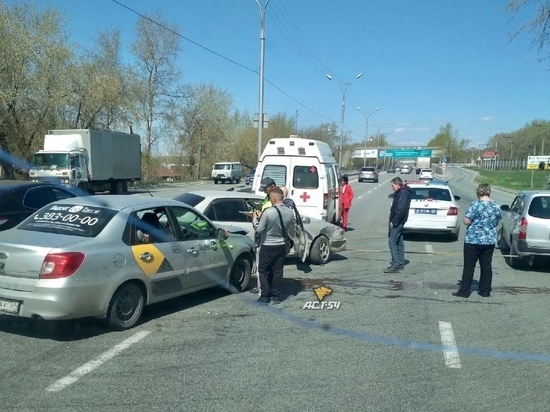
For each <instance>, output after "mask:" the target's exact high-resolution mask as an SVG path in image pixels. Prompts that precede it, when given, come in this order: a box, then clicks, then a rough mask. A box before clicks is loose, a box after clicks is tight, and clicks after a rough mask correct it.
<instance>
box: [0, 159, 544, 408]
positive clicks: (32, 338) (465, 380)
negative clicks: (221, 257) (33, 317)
mask: <svg viewBox="0 0 550 412" xmlns="http://www.w3.org/2000/svg"><path fill="white" fill-rule="evenodd" d="M471 173H472V172H470V171H467V170H463V169H458V168H453V167H450V168H449V169H448V170H447V176H446V178H448V179H449V181H450V185H451V188H452V190H453V192H454V194H456V195H460V196H461V197H462V199H461V200H460V202H459V204H460V214H461V216H463V214H464V210H465V209H466V207H467V206H468V204H469V203H470V202H471V201H472V200H473V199H474V198H475V185H474V184H473V183H472V174H471ZM392 177H393V175H392V174H385V173H384V174H381V175H380V181H379V183H377V184H375V183H357V182H356V181H352V183H351V184H352V186H353V188H354V191H355V200H354V202H353V206H352V209H351V212H350V227H351V229H352V230H350V231H348V233H347V238H348V247H347V250H346V251H345V252H343V253H341V254H339V255H336V256H334V257H333V260H332V261H331V262H330V263H329V264H327V265H325V266H309V265H305V264H302V263H299V262H297V261H293V260H289V261H288V262H287V264H286V266H285V284H284V300H283V302H282V303H281V305H279V306H271V305H270V306H267V307H259V306H257V305H255V303H254V301H255V296H254V295H252V294H250V293H248V292H245V293H243V294H239V295H231V294H228V293H227V292H225V291H223V290H213V291H207V292H201V293H197V294H194V295H192V296H189V297H183V298H180V299H176V300H173V301H170V302H165V303H162V304H159V305H155V306H153V307H149V308H147V309H146V312H145V316H144V319H143V321H142V322H141V323H140V324H139V325H138V326H137V327H135V328H134V329H132V330H129V331H125V332H111V331H109V330H107V329H104V328H103V327H102V325H101V323H100V322H99V321H96V320H83V321H75V322H63V323H48V322H31V321H26V320H23V319H14V318H10V317H7V316H0V342H1V343H2V346H1V347H2V350H1V351H0V405H2V406H1V408H2V411H183V410H189V411H255V410H261V411H319V410H339V411H518V410H522V411H548V410H550V401H549V396H548V393H549V389H550V384H549V381H548V376H549V374H550V349H549V344H548V341H549V339H548V337H549V328H550V326H549V324H548V321H547V313H548V309H549V307H550V274H549V269H548V268H547V267H538V268H526V269H523V270H514V269H512V268H510V267H509V266H508V264H507V263H506V261H505V259H504V257H503V256H502V255H501V253H500V251H498V250H497V251H495V257H494V259H493V266H494V272H495V274H494V281H493V293H492V295H491V297H490V298H481V297H480V296H478V295H477V294H476V293H472V296H471V297H470V298H469V299H460V298H455V297H454V296H452V295H451V293H452V292H454V291H455V290H456V289H457V285H458V282H459V281H460V276H461V270H462V242H463V236H464V230H462V233H461V235H460V239H459V241H456V242H453V241H449V240H446V239H439V238H436V237H433V236H424V237H420V236H409V237H407V238H406V240H405V248H406V259H407V261H408V262H407V265H406V268H405V270H404V271H403V272H401V273H398V274H391V275H387V274H384V273H383V272H382V271H383V269H384V268H385V267H387V266H388V262H389V252H388V247H387V228H386V221H387V215H388V211H389V206H390V199H388V197H387V195H388V194H389V193H390V184H389V181H390V179H391V178H392ZM197 185H198V184H197ZM201 185H202V186H204V188H211V187H210V186H209V185H210V184H209V183H202V184H201ZM225 186H227V188H229V185H225ZM233 186H235V185H233ZM188 187H189V186H183V187H182V186H181V185H170V186H169V187H163V188H157V189H154V190H151V193H152V194H153V195H155V196H168V197H172V196H175V195H176V194H177V192H179V191H181V190H185V189H186V188H188ZM212 187H214V185H212ZM216 187H217V188H219V189H222V186H220V185H218V186H216ZM492 197H493V198H494V199H495V200H496V201H497V202H499V203H501V204H503V203H506V204H510V202H511V200H512V199H513V194H511V193H506V192H502V191H498V190H495V191H494V193H493V196H492ZM477 277H478V275H477V274H476V278H477ZM319 286H326V287H327V288H330V289H331V290H332V293H331V294H330V295H328V296H327V297H326V298H325V299H324V301H327V302H335V303H333V306H339V308H338V309H337V308H332V309H329V308H328V307H326V308H324V309H304V306H307V305H308V304H307V302H316V301H317V298H316V296H315V294H314V292H313V288H316V287H319ZM336 302H338V303H339V305H336Z"/></svg>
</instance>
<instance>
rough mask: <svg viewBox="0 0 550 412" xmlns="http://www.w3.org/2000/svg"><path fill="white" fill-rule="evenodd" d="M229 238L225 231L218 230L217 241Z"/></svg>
mask: <svg viewBox="0 0 550 412" xmlns="http://www.w3.org/2000/svg"><path fill="white" fill-rule="evenodd" d="M228 237H229V233H227V230H225V229H222V228H218V239H219V240H226V239H227V238H228Z"/></svg>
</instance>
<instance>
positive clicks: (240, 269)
mask: <svg viewBox="0 0 550 412" xmlns="http://www.w3.org/2000/svg"><path fill="white" fill-rule="evenodd" d="M251 272H252V268H251V266H250V262H249V261H248V260H246V259H245V258H243V257H240V258H238V259H237V261H236V262H235V264H234V265H233V268H232V269H231V274H230V275H229V283H230V284H231V285H232V286H233V287H234V288H235V289H237V291H238V292H242V291H244V290H246V288H247V287H248V284H249V283H250V274H251Z"/></svg>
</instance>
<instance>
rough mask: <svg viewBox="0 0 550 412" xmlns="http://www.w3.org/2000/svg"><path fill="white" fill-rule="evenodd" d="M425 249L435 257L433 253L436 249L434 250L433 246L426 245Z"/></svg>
mask: <svg viewBox="0 0 550 412" xmlns="http://www.w3.org/2000/svg"><path fill="white" fill-rule="evenodd" d="M424 247H425V249H426V253H429V254H431V255H433V253H434V248H433V246H432V245H430V244H426V245H425V246H424Z"/></svg>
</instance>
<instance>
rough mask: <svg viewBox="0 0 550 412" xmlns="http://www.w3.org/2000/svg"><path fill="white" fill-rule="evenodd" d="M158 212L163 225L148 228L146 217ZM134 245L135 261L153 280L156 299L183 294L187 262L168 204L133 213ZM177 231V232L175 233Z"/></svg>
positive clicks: (131, 227) (131, 224)
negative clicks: (146, 234) (145, 226)
mask: <svg viewBox="0 0 550 412" xmlns="http://www.w3.org/2000/svg"><path fill="white" fill-rule="evenodd" d="M151 213H153V214H155V215H156V216H157V218H158V222H159V225H158V227H156V228H154V229H148V231H150V232H151V233H150V234H149V235H148V236H147V237H144V236H140V233H142V232H144V231H145V228H144V227H143V223H142V217H143V216H145V215H147V214H151ZM128 226H129V233H130V245H131V249H132V254H133V256H134V260H135V262H136V263H137V265H138V266H139V268H140V269H141V270H142V272H143V274H144V275H145V276H146V277H147V279H148V280H149V282H150V288H151V292H152V295H153V296H152V299H153V300H154V301H160V300H164V299H168V298H170V297H174V296H178V295H180V294H182V293H183V292H184V290H185V288H186V276H187V261H186V259H185V255H184V246H183V245H181V242H179V241H178V239H177V231H175V230H174V229H173V228H172V227H171V226H170V224H169V221H168V211H167V209H166V208H165V207H158V208H154V209H152V208H146V209H140V210H138V211H136V212H134V213H132V214H131V215H130V218H129V221H128ZM174 232H175V233H176V235H174Z"/></svg>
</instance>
